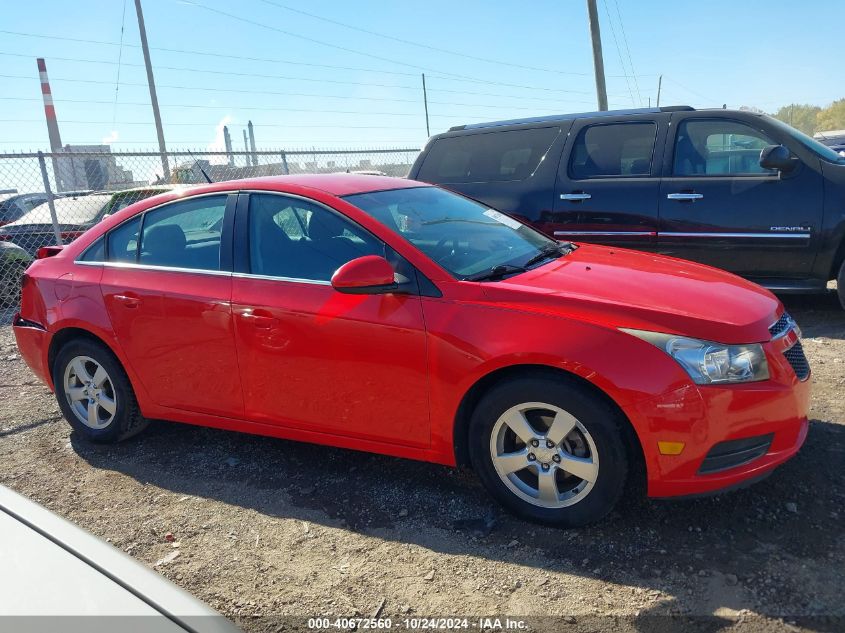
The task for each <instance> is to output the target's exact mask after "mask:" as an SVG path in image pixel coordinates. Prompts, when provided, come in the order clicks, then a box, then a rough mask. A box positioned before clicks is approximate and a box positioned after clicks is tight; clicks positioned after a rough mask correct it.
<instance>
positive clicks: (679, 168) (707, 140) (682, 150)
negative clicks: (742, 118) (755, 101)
mask: <svg viewBox="0 0 845 633" xmlns="http://www.w3.org/2000/svg"><path fill="white" fill-rule="evenodd" d="M767 145H775V142H774V141H773V140H772V139H770V138H769V137H768V136H766V135H765V134H764V133H763V132H760V131H759V130H755V129H754V128H753V127H751V126H750V125H746V124H744V123H739V122H738V121H728V120H719V119H709V120H695V119H692V120H690V119H687V120H684V121H682V122H681V124H680V125H679V126H678V133H677V137H676V138H675V157H674V161H673V168H672V174H673V175H675V176H726V175H761V174H774V173H775V172H774V171H772V170H771V169H763V168H762V167H760V150H762V149H763V148H764V147H766V146H767Z"/></svg>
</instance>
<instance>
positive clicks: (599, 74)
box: [587, 0, 607, 111]
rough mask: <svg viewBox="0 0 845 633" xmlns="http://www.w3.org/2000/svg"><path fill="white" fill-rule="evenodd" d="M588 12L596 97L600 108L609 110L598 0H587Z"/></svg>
mask: <svg viewBox="0 0 845 633" xmlns="http://www.w3.org/2000/svg"><path fill="white" fill-rule="evenodd" d="M587 14H588V16H589V20H590V37H591V38H592V40H593V68H594V69H595V72H596V98H597V99H598V102H599V110H602V111H603V110H607V85H606V84H605V81H604V58H603V57H602V53H601V30H600V29H599V12H598V10H597V9H596V0H587Z"/></svg>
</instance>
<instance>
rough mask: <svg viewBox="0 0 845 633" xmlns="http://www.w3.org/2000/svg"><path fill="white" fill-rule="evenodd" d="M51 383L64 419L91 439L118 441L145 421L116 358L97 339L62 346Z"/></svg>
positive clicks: (127, 436)
mask: <svg viewBox="0 0 845 633" xmlns="http://www.w3.org/2000/svg"><path fill="white" fill-rule="evenodd" d="M53 384H54V385H55V389H56V399H57V400H58V403H59V407H60V408H61V410H62V413H63V414H64V416H65V419H66V420H67V421H68V422H69V423H70V425H71V426H72V427H73V429H74V430H75V431H76V432H77V433H79V434H80V435H81V436H83V437H84V438H85V439H87V440H89V441H91V442H97V443H104V444H108V443H113V442H119V441H120V440H124V439H127V438H129V437H132V436H133V435H136V434H138V433H140V432H141V431H143V430H144V429H145V428H146V427H147V425H148V424H149V422H148V421H147V420H146V419H144V417H143V416H141V412H140V410H139V409H138V402H137V400H136V399H135V393H134V392H133V391H132V385H131V384H130V383H129V378H127V376H126V372H125V371H124V370H123V367H121V365H120V362H119V361H118V360H117V358H115V356H114V354H112V352H111V350H109V349H107V348H106V347H105V346H103V345H102V344H100V343H97V342H95V341H90V340H86V339H82V340H77V341H72V342H70V343H68V344H66V345H65V346H64V347H62V349H61V350H60V351H59V353H58V355H57V356H56V361H55V363H54V365H53Z"/></svg>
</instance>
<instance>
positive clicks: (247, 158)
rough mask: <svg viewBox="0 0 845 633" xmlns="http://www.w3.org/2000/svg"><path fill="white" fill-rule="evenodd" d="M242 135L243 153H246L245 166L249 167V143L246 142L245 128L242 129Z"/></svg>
mask: <svg viewBox="0 0 845 633" xmlns="http://www.w3.org/2000/svg"><path fill="white" fill-rule="evenodd" d="M243 133H244V151H245V152H246V166H247V167H249V163H250V160H249V141H248V140H246V128H244V129H243Z"/></svg>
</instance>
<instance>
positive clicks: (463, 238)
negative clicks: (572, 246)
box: [344, 187, 560, 279]
mask: <svg viewBox="0 0 845 633" xmlns="http://www.w3.org/2000/svg"><path fill="white" fill-rule="evenodd" d="M344 199H345V200H346V201H348V202H350V203H351V204H354V205H355V206H356V207H358V208H359V209H361V210H363V211H365V212H366V213H368V214H370V215H371V216H373V217H374V218H375V219H376V220H378V221H379V222H381V223H382V224H384V225H385V226H387V227H388V228H390V229H392V230H393V231H395V232H396V233H398V234H399V235H401V236H402V237H404V238H405V239H407V240H408V241H409V242H411V244H413V245H414V246H416V247H417V248H418V249H420V250H421V251H422V252H423V253H425V254H426V255H428V256H429V257H430V258H431V259H432V260H434V261H435V262H437V263H438V264H440V265H441V266H442V267H443V268H445V269H446V270H448V271H449V272H450V273H452V274H453V275H454V276H456V277H457V278H459V279H467V278H469V277H474V276H476V275H478V274H479V273H484V272H485V271H490V270H492V269H495V268H497V267H500V266H501V267H516V268H518V269H519V270H515V271H513V272H519V271H521V269H522V267H525V266H526V265H530V264H533V263H538V264H539V263H540V261H541V260H542V259H543V258H538V255H541V254H542V253H544V252H550V251H552V250H556V249H557V247H558V243H557V242H555V241H554V240H551V239H549V238H547V237H546V236H545V235H543V234H542V233H539V232H538V231H536V230H534V229H532V228H531V227H529V226H526V225H525V224H522V223H521V222H518V221H517V220H514V219H513V218H511V217H510V216H507V215H505V214H503V213H500V212H498V211H495V210H493V209H490V208H489V207H487V206H484V205H482V204H479V203H478V202H474V201H472V200H469V199H468V198H464V197H463V196H459V195H457V194H454V193H451V192H449V191H445V190H443V189H439V188H437V187H415V188H411V189H391V190H388V191H377V192H374V193H362V194H355V195H352V196H346V197H345V198H344ZM559 255H560V252H557V251H556V252H555V254H554V255H551V254H550V255H549V257H557V256H559Z"/></svg>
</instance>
